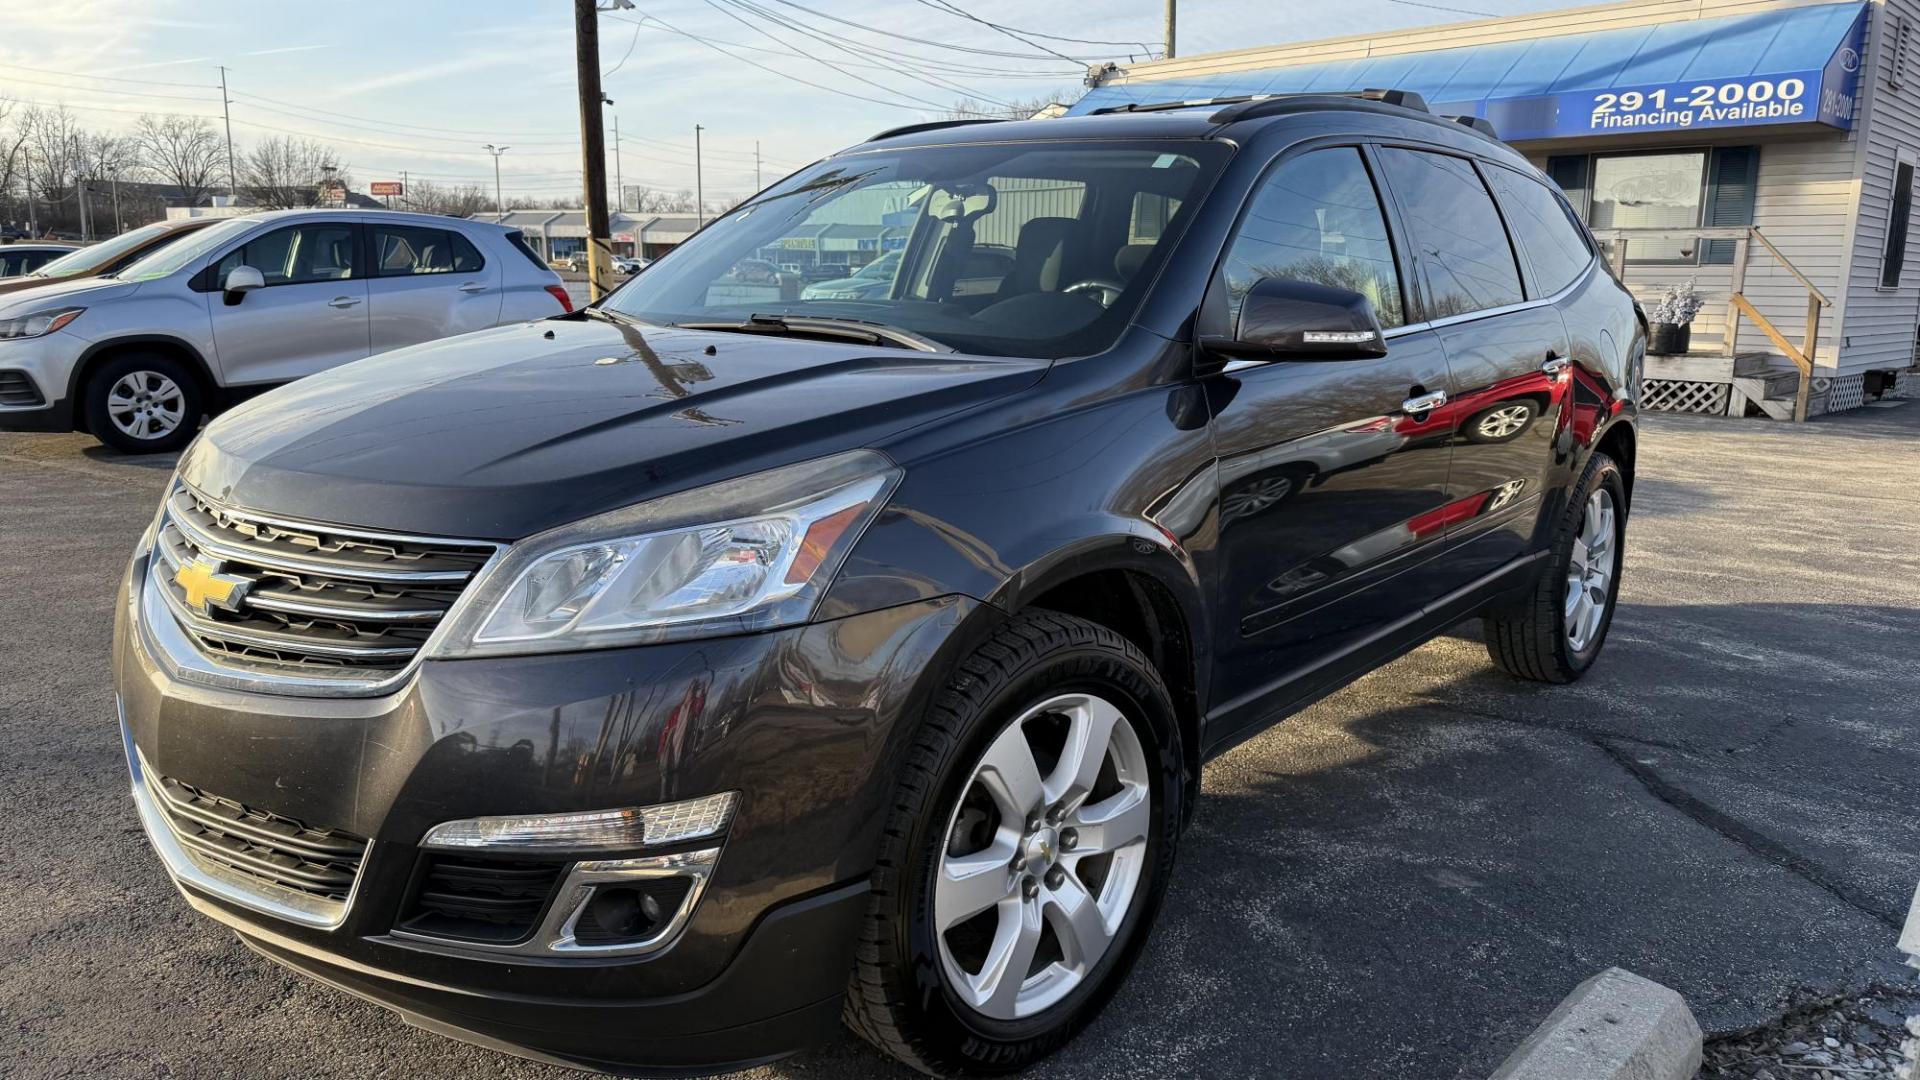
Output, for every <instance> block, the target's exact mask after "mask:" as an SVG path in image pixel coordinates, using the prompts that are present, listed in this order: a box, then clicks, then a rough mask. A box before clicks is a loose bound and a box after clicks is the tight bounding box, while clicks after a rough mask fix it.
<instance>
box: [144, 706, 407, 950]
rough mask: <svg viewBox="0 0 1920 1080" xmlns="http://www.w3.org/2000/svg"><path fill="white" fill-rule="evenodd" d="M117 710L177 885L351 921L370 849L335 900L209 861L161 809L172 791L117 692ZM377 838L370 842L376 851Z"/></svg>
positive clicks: (150, 832)
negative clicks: (159, 785)
mask: <svg viewBox="0 0 1920 1080" xmlns="http://www.w3.org/2000/svg"><path fill="white" fill-rule="evenodd" d="M113 705H114V709H115V711H116V712H118V713H119V716H120V739H121V741H122V743H124V744H125V748H126V754H127V770H128V772H130V773H131V774H132V779H133V805H134V807H135V809H136V810H138V811H139V814H140V826H141V828H142V830H144V831H145V832H146V834H147V841H148V842H149V843H151V844H152V845H153V850H154V851H155V852H156V853H157V854H159V856H160V865H161V866H163V867H164V868H165V869H166V871H167V876H168V877H169V878H172V879H173V884H174V887H175V888H177V889H179V890H180V891H181V892H182V893H186V894H188V899H192V893H193V892H199V893H201V894H204V895H206V896H211V897H214V898H216V899H219V900H224V901H226V902H227V903H230V904H234V905H236V906H238V907H243V908H246V909H247V910H248V911H253V912H257V913H259V914H262V915H271V916H273V917H274V918H278V919H285V920H287V921H288V922H292V923H298V924H300V925H301V926H309V927H312V928H314V929H316V930H337V929H339V928H340V926H341V925H342V924H344V923H345V922H346V921H347V915H348V913H349V912H351V911H352V910H353V902H354V900H355V899H357V898H358V897H359V895H360V885H361V883H362V882H364V881H365V880H366V878H367V872H366V870H367V852H366V851H364V850H363V851H362V852H361V855H360V869H359V871H358V872H356V873H355V874H354V876H353V886H352V888H351V889H349V890H348V891H347V898H346V899H345V900H343V901H339V902H334V901H330V900H321V899H317V898H314V897H308V896H303V895H302V894H300V893H298V892H295V891H294V890H292V889H285V890H279V893H284V894H285V895H284V896H283V895H278V894H276V893H269V892H265V891H262V888H261V885H262V883H261V882H258V881H254V880H253V879H251V878H248V877H246V876H245V875H242V874H238V873H235V872H233V871H231V870H228V869H226V868H225V867H222V866H219V865H218V864H215V863H209V862H203V861H202V860H200V859H197V858H195V857H194V856H193V854H192V853H191V852H190V851H188V850H187V849H186V848H185V847H184V846H182V844H181V843H180V841H179V839H178V838H177V837H176V836H175V834H174V830H173V824H172V823H171V822H170V821H168V820H167V814H166V811H164V810H162V809H161V804H160V800H162V799H165V798H166V795H165V794H164V793H163V792H160V791H158V790H156V789H155V787H154V782H153V780H152V777H151V773H150V772H149V770H148V769H147V760H146V756H145V755H144V754H142V753H141V752H140V748H139V746H137V745H135V744H134V741H133V731H132V729H131V728H129V727H128V726H127V710H126V705H125V703H124V702H122V701H121V700H120V698H119V697H118V696H117V695H116V696H115V698H114V701H113ZM372 846H373V845H372V843H371V842H369V843H368V845H367V848H368V850H371V848H372Z"/></svg>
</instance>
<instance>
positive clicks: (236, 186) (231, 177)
mask: <svg viewBox="0 0 1920 1080" xmlns="http://www.w3.org/2000/svg"><path fill="white" fill-rule="evenodd" d="M1168 2H1169V3H1171V2H1172V0H1168ZM232 106H233V99H232V98H230V97H228V96H227V68H226V65H224V64H222V65H221V66H220V115H221V116H222V117H224V118H225V119H226V122H227V198H228V199H229V200H232V199H233V198H234V197H235V196H237V195H239V194H240V177H239V174H238V173H237V172H235V171H234V168H233V108H232Z"/></svg>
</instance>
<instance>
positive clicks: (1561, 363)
mask: <svg viewBox="0 0 1920 1080" xmlns="http://www.w3.org/2000/svg"><path fill="white" fill-rule="evenodd" d="M1572 366H1573V361H1571V360H1569V359H1567V358H1566V357H1564V356H1555V355H1553V354H1552V353H1548V354H1547V358H1546V359H1545V360H1542V361H1540V370H1541V371H1544V372H1546V373H1547V374H1548V375H1558V374H1560V373H1561V372H1563V371H1565V370H1567V369H1568V368H1570V367H1572Z"/></svg>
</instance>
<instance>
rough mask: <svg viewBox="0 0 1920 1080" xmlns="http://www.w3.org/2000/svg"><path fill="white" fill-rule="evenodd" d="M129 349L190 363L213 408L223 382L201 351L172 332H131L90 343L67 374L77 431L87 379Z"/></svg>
mask: <svg viewBox="0 0 1920 1080" xmlns="http://www.w3.org/2000/svg"><path fill="white" fill-rule="evenodd" d="M129 352H157V353H162V354H164V355H167V356H170V357H172V358H174V359H176V360H179V361H181V362H182V363H184V364H186V365H187V369H188V370H189V371H191V372H193V375H194V378H196V379H197V380H199V383H200V389H201V391H202V393H203V395H204V396H205V397H206V399H207V402H208V406H209V408H211V406H212V404H213V397H214V396H215V395H216V394H218V393H219V391H220V384H219V382H218V381H216V380H215V378H214V376H213V368H212V366H211V365H209V364H208V363H207V360H206V357H204V356H202V355H201V354H200V350H199V349H197V348H195V347H194V346H193V345H192V344H190V343H189V342H187V341H185V340H183V339H181V338H178V337H174V336H172V335H170V334H132V335H128V336H126V337H115V338H108V339H106V340H104V341H96V342H94V343H93V344H92V345H89V346H87V349H86V351H85V352H83V353H81V354H80V359H79V360H78V361H77V362H75V363H74V365H73V373H72V374H71V375H69V376H68V377H67V399H68V400H70V401H72V402H73V403H74V410H73V425H74V430H76V431H85V430H86V423H87V420H86V408H85V406H84V403H83V402H82V401H81V400H80V394H81V392H82V391H83V390H85V388H86V385H87V381H88V380H89V379H91V378H93V373H94V372H95V371H98V370H99V369H100V366H101V365H102V364H105V363H106V362H107V361H109V360H111V359H113V358H114V357H116V356H119V355H121V354H123V353H129Z"/></svg>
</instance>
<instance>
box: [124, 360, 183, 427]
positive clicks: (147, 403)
mask: <svg viewBox="0 0 1920 1080" xmlns="http://www.w3.org/2000/svg"><path fill="white" fill-rule="evenodd" d="M186 415H187V399H186V395H185V394H184V393H183V392H181V390H180V386H179V384H178V383H175V382H174V381H173V380H172V379H170V378H168V377H167V376H165V375H163V374H161V373H160V372H158V371H129V372H127V373H126V374H125V375H122V376H120V378H119V380H117V381H116V382H115V383H114V384H113V386H112V387H111V388H109V389H108V390H107V419H109V420H111V421H112V422H113V426H114V427H116V428H118V429H120V431H121V432H123V433H124V434H126V435H128V436H130V437H132V438H135V439H161V438H165V437H166V436H168V435H171V434H173V433H174V431H176V430H177V429H178V428H179V427H180V424H181V422H182V421H184V420H185V419H186Z"/></svg>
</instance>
